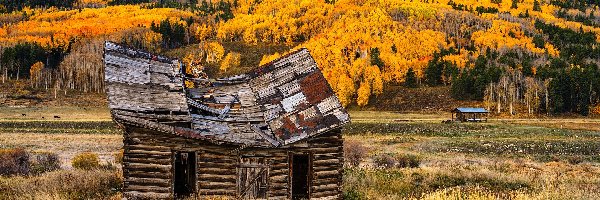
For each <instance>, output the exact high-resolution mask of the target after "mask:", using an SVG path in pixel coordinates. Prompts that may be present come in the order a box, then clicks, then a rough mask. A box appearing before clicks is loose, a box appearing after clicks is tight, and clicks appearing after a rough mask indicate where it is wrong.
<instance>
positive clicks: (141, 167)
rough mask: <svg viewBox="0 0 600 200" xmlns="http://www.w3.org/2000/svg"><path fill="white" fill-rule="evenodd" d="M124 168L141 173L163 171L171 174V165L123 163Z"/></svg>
mask: <svg viewBox="0 0 600 200" xmlns="http://www.w3.org/2000/svg"><path fill="white" fill-rule="evenodd" d="M123 168H124V169H132V170H140V171H161V172H166V173H169V172H171V165H158V164H141V163H123Z"/></svg>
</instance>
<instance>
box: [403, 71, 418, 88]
mask: <svg viewBox="0 0 600 200" xmlns="http://www.w3.org/2000/svg"><path fill="white" fill-rule="evenodd" d="M404 86H406V87H409V88H416V87H417V75H416V74H415V71H414V70H413V68H412V67H411V68H408V71H407V72H406V79H405V81H404Z"/></svg>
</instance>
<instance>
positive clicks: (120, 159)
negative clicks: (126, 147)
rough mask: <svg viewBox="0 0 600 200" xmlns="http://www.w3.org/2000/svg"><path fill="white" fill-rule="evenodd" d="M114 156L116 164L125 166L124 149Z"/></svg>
mask: <svg viewBox="0 0 600 200" xmlns="http://www.w3.org/2000/svg"><path fill="white" fill-rule="evenodd" d="M114 156H115V163H118V164H123V149H121V150H119V151H118V152H116V153H115V154H114Z"/></svg>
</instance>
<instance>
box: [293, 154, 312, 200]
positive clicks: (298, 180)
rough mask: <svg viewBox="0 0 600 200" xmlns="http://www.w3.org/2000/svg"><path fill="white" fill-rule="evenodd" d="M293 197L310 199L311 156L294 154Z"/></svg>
mask: <svg viewBox="0 0 600 200" xmlns="http://www.w3.org/2000/svg"><path fill="white" fill-rule="evenodd" d="M290 166H291V167H292V168H291V171H292V199H294V200H296V199H309V189H310V184H309V183H310V176H309V175H310V156H309V155H308V154H297V155H293V156H292V160H291V164H290Z"/></svg>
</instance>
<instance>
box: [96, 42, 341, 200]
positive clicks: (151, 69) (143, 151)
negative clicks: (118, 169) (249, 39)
mask: <svg viewBox="0 0 600 200" xmlns="http://www.w3.org/2000/svg"><path fill="white" fill-rule="evenodd" d="M104 63H105V80H106V84H107V93H108V100H109V107H110V109H111V114H112V116H113V119H114V120H115V121H116V122H117V123H118V124H120V125H121V126H122V127H123V128H124V141H123V142H124V158H123V174H124V188H123V190H124V196H125V197H126V198H130V199H148V198H152V199H154V198H161V199H174V198H181V197H184V196H188V195H197V196H198V197H200V198H204V197H212V196H219V197H229V198H232V199H340V198H341V182H342V165H343V150H342V145H343V141H342V138H341V131H340V128H341V126H342V125H344V124H346V123H349V121H350V119H349V116H348V113H347V112H346V111H345V110H344V108H343V107H342V105H341V104H340V102H339V100H338V98H337V97H336V96H335V94H334V92H333V90H332V89H331V87H330V86H329V84H328V83H327V81H326V80H325V78H324V77H323V75H322V73H321V71H320V70H319V69H318V68H317V66H316V63H315V61H314V59H313V58H312V57H311V56H310V54H309V52H308V50H306V49H300V50H297V51H294V52H292V53H290V54H287V55H285V56H283V57H281V58H279V59H277V60H275V61H273V62H271V63H268V64H266V65H263V66H260V67H258V68H257V69H256V70H254V71H252V72H250V73H248V74H242V75H237V76H234V77H229V78H223V79H202V78H194V77H189V76H188V75H186V74H184V73H182V72H184V71H185V66H184V65H182V64H181V63H180V62H179V61H177V60H174V59H170V58H166V57H163V56H159V55H153V54H150V53H147V52H143V51H139V50H135V49H132V48H128V47H125V46H122V45H119V44H115V43H110V42H107V43H106V44H105V53H104ZM184 81H191V82H193V83H194V85H195V87H193V88H187V87H186V86H185V84H184Z"/></svg>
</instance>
